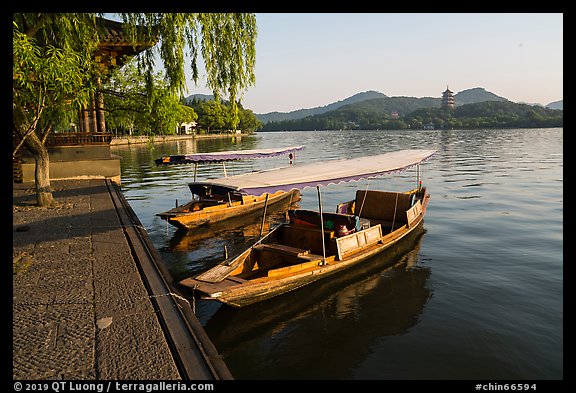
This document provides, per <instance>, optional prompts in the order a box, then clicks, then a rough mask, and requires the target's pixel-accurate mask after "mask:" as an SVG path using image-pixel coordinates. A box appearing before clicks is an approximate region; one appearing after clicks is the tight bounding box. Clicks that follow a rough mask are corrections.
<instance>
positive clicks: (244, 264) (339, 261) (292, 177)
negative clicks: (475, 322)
mask: <svg viewBox="0 0 576 393" xmlns="http://www.w3.org/2000/svg"><path fill="white" fill-rule="evenodd" d="M434 153H435V151H434V150H401V151H398V152H393V153H387V154H381V155H377V156H368V157H362V158H357V159H350V160H332V161H328V162H319V163H312V164H308V165H300V166H299V167H298V168H295V167H287V168H281V169H278V170H275V171H274V172H272V171H270V172H268V173H266V172H260V173H257V174H245V175H239V176H234V177H230V178H228V179H222V180H221V181H222V182H223V183H224V184H226V185H228V186H231V187H232V186H234V187H238V188H239V189H242V190H244V191H245V192H249V193H252V194H257V193H263V192H274V191H275V190H291V189H303V188H305V187H313V186H315V187H316V188H317V190H318V196H319V207H320V208H319V211H318V212H314V211H310V210H290V211H289V212H288V216H289V220H288V221H287V222H285V223H283V224H281V225H279V226H277V227H275V228H274V229H273V230H272V231H270V232H269V233H268V234H266V235H265V236H263V237H262V238H260V239H259V240H258V241H257V242H255V243H254V244H253V245H252V246H251V247H249V248H248V249H247V250H245V251H244V252H242V253H241V254H240V255H238V256H235V257H232V258H229V259H227V260H224V261H223V262H221V263H219V264H217V265H216V266H214V267H213V268H211V269H209V270H208V271H206V272H203V273H201V274H199V275H196V276H194V277H189V278H186V279H184V280H182V281H181V282H180V284H181V285H183V286H185V287H189V288H192V289H193V290H194V293H195V294H199V295H200V297H202V298H204V299H212V300H217V301H220V302H222V303H224V304H227V305H230V306H233V307H243V306H247V305H250V304H253V303H257V302H260V301H263V300H266V299H269V298H272V297H275V296H278V295H281V294H284V293H287V292H290V291H293V290H295V289H298V288H300V287H303V286H305V285H308V284H311V283H313V282H315V281H318V280H320V279H324V278H326V277H329V276H331V275H333V274H336V273H338V272H340V271H343V270H345V269H347V268H350V267H352V266H356V265H359V264H361V263H362V262H363V261H365V260H367V259H369V258H371V257H373V256H375V255H377V254H379V253H382V252H383V251H385V250H386V249H388V248H389V247H391V246H392V245H394V244H396V243H397V242H399V241H400V240H402V239H403V238H405V237H406V236H407V235H409V234H410V233H411V232H412V231H414V230H415V228H417V227H419V226H421V225H422V223H423V219H424V216H425V214H426V209H427V206H428V202H429V199H430V194H429V193H427V192H426V188H425V187H423V186H422V183H421V181H420V179H418V183H417V184H418V186H417V188H415V189H412V190H409V191H406V192H387V191H378V190H358V191H357V192H356V195H355V199H354V200H351V201H346V202H343V203H341V204H339V205H338V206H337V207H336V211H337V213H324V212H322V203H321V194H320V185H328V184H337V183H341V182H348V181H353V180H354V181H357V180H360V179H367V178H373V177H379V176H382V175H385V174H388V173H394V172H400V171H403V170H406V169H408V168H410V167H413V166H416V165H418V172H417V173H418V177H420V170H419V169H420V164H421V163H422V162H423V161H425V160H427V159H428V158H430V157H431V156H432V155H433V154H434Z"/></svg>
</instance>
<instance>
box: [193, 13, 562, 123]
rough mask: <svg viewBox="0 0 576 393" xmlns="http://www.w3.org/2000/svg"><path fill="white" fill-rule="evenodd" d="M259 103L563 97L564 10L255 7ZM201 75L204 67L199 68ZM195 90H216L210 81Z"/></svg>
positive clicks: (255, 96) (256, 107)
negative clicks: (366, 94) (446, 94)
mask: <svg viewBox="0 0 576 393" xmlns="http://www.w3.org/2000/svg"><path fill="white" fill-rule="evenodd" d="M256 17H257V24H258V37H257V41H256V69H255V74H256V85H255V86H252V87H250V88H248V90H247V91H246V92H245V93H244V96H243V100H242V104H243V106H244V107H245V108H248V109H251V110H253V111H254V112H255V113H267V112H273V111H279V112H289V111H293V110H297V109H302V108H312V107H317V106H324V105H328V104H330V103H332V102H335V101H339V100H343V99H345V98H347V97H350V96H352V95H354V94H356V93H359V92H363V91H367V90H376V91H379V92H381V93H384V94H386V95H387V96H390V97H395V96H409V97H440V96H441V95H442V92H443V91H444V90H445V89H446V86H448V87H449V88H450V90H452V91H453V92H455V93H458V92H460V91H462V90H466V89H471V88H474V87H482V88H484V89H486V90H488V91H490V92H492V93H495V94H497V95H499V96H502V97H504V98H507V99H509V100H511V101H514V102H528V103H540V104H543V105H546V104H548V103H550V102H553V101H558V100H561V99H563V29H564V22H563V14H561V13H519V14H514V13H504V14H497V13H486V14H483V13H463V14H459V13H438V14H433V13H432V14H431V13H422V14H418V13H407V14H403V13H390V14H387V13H370V14H363V13H312V14H305V13H296V14H287V13H269V14H267V13H265V14H256ZM201 75H202V72H201ZM189 87H190V88H189V91H188V94H194V93H204V94H209V93H210V91H209V90H208V89H207V88H206V87H205V81H204V80H200V81H199V82H198V86H194V84H193V83H190V84H189Z"/></svg>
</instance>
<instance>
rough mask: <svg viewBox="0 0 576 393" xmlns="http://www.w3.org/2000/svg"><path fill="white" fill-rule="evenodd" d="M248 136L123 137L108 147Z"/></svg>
mask: <svg viewBox="0 0 576 393" xmlns="http://www.w3.org/2000/svg"><path fill="white" fill-rule="evenodd" d="M248 135H249V134H239V135H237V134H230V133H226V134H196V135H154V136H152V137H149V136H144V135H143V136H125V137H118V138H112V140H111V141H110V146H118V145H134V144H142V143H149V142H150V139H152V142H153V143H163V142H171V141H182V140H188V139H211V138H230V137H232V138H237V137H241V136H248Z"/></svg>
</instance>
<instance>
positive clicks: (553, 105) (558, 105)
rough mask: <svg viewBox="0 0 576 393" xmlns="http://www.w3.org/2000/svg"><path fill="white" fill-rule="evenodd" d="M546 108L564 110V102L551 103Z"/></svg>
mask: <svg viewBox="0 0 576 393" xmlns="http://www.w3.org/2000/svg"><path fill="white" fill-rule="evenodd" d="M546 108H548V109H560V110H564V100H560V101H554V102H551V103H549V104H548V105H546Z"/></svg>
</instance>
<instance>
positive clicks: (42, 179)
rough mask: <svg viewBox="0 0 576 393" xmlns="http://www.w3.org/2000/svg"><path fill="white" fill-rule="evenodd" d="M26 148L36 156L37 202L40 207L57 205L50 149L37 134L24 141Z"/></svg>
mask: <svg viewBox="0 0 576 393" xmlns="http://www.w3.org/2000/svg"><path fill="white" fill-rule="evenodd" d="M24 146H26V148H27V149H28V151H29V152H30V153H31V154H32V155H33V156H34V160H35V161H36V169H35V171H34V180H35V182H36V202H37V203H38V206H52V205H54V204H55V201H54V197H53V196H52V189H51V188H50V158H49V156H48V149H46V146H44V144H43V143H42V142H41V141H40V139H39V138H38V135H36V133H32V134H31V135H30V136H29V137H28V138H26V140H25V141H24Z"/></svg>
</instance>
